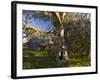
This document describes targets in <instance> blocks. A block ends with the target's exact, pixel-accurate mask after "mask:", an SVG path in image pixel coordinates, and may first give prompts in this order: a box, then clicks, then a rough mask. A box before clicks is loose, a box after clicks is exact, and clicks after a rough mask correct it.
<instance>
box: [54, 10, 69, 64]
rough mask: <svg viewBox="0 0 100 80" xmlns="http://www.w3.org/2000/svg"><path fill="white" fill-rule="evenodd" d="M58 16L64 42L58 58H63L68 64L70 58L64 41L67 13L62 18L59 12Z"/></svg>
mask: <svg viewBox="0 0 100 80" xmlns="http://www.w3.org/2000/svg"><path fill="white" fill-rule="evenodd" d="M56 16H57V18H58V20H59V22H60V36H61V41H62V45H61V50H63V52H62V51H60V52H59V54H58V56H59V55H60V56H62V57H63V58H62V60H61V61H63V62H66V61H67V60H68V59H69V57H68V53H67V50H66V47H65V39H64V25H63V21H64V17H65V13H63V14H62V16H60V14H59V12H56Z"/></svg>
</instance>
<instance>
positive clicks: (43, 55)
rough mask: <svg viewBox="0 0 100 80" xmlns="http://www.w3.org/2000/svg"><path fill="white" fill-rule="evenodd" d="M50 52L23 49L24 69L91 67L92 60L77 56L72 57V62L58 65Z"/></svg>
mask: <svg viewBox="0 0 100 80" xmlns="http://www.w3.org/2000/svg"><path fill="white" fill-rule="evenodd" d="M48 54H49V53H48V51H43V50H42V51H32V50H30V49H28V48H24V49H23V55H24V56H23V69H38V68H54V67H83V66H90V65H91V64H90V58H89V57H86V58H80V57H79V56H77V54H74V55H73V54H72V55H70V57H71V60H70V61H69V62H67V63H64V64H58V63H57V62H56V60H55V58H54V57H52V56H48Z"/></svg>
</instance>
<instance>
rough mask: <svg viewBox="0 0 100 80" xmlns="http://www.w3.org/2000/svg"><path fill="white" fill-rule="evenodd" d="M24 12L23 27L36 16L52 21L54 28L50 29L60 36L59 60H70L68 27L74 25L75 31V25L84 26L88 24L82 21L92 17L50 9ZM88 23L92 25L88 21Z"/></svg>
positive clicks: (51, 24)
mask: <svg viewBox="0 0 100 80" xmlns="http://www.w3.org/2000/svg"><path fill="white" fill-rule="evenodd" d="M23 14H24V15H25V16H24V17H25V18H24V20H23V28H25V25H27V24H28V23H29V21H30V19H31V18H34V19H35V20H41V21H44V22H46V21H49V22H50V25H49V26H50V28H52V29H50V31H51V30H52V32H53V33H55V34H56V35H57V36H58V39H57V41H59V42H58V43H59V45H60V48H59V50H58V51H59V52H57V61H59V62H66V61H68V60H69V56H68V51H67V49H66V43H67V44H68V42H66V38H67V37H68V36H67V37H66V35H65V33H66V32H65V30H66V31H68V30H67V29H68V28H67V27H69V26H72V27H71V32H72V33H73V30H74V27H73V26H83V27H84V24H85V26H86V22H85V23H84V22H82V21H85V20H87V21H89V20H88V19H89V18H90V15H88V14H82V13H70V12H48V11H30V10H29V11H28V10H24V11H23ZM77 22H80V23H77ZM89 22H90V21H89ZM72 24H73V25H72ZM79 24H80V25H79ZM87 25H88V26H90V25H89V24H88V23H87ZM52 26H53V27H52ZM86 27H87V26H86ZM80 28H81V27H80ZM77 29H78V28H77ZM86 29H87V28H86ZM74 31H75V30H74ZM71 32H69V33H67V35H68V34H70V33H71ZM75 33H77V32H75ZM73 34H74V33H73ZM71 35H72V34H71ZM68 38H70V37H68ZM56 47H58V46H56Z"/></svg>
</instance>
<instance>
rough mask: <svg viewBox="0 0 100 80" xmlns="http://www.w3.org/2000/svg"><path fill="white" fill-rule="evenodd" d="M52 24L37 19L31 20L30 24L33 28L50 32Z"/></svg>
mask: <svg viewBox="0 0 100 80" xmlns="http://www.w3.org/2000/svg"><path fill="white" fill-rule="evenodd" d="M50 24H51V23H50V22H49V21H45V22H44V21H42V20H38V19H37V20H35V19H31V20H30V23H28V25H29V26H31V27H35V28H39V29H42V30H48V28H49V26H50Z"/></svg>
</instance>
